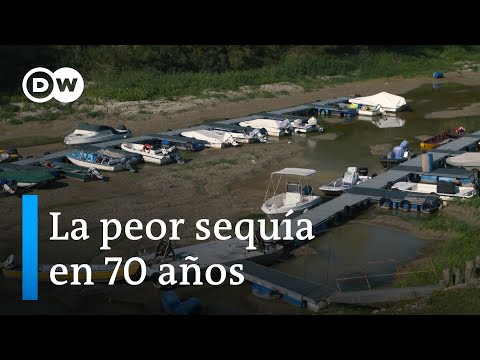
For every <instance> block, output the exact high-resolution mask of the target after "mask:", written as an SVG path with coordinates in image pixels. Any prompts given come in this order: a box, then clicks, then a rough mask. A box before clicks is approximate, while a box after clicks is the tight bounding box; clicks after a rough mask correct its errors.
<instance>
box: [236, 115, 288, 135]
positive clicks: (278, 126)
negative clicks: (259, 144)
mask: <svg viewBox="0 0 480 360" xmlns="http://www.w3.org/2000/svg"><path fill="white" fill-rule="evenodd" d="M239 125H240V126H244V127H247V126H248V127H253V128H255V129H262V128H263V129H265V130H267V133H268V136H277V137H280V136H284V135H285V134H287V133H288V134H289V133H291V132H292V131H293V129H292V124H291V123H290V121H289V120H287V119H285V120H282V121H281V120H274V119H254V120H247V121H242V122H241V123H240V124H239Z"/></svg>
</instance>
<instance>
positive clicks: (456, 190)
mask: <svg viewBox="0 0 480 360" xmlns="http://www.w3.org/2000/svg"><path fill="white" fill-rule="evenodd" d="M440 186H441V185H439V184H436V185H435V184H424V183H413V182H406V181H400V182H397V183H395V184H393V185H392V187H391V189H392V190H394V189H395V190H400V191H408V192H418V193H424V194H432V193H434V194H436V195H438V196H439V197H440V198H441V199H442V200H452V199H455V198H463V199H470V198H473V197H474V196H475V195H477V190H476V189H474V188H472V187H465V186H457V185H455V184H454V183H446V185H442V186H443V187H442V188H440Z"/></svg>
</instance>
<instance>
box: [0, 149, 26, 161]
mask: <svg viewBox="0 0 480 360" xmlns="http://www.w3.org/2000/svg"><path fill="white" fill-rule="evenodd" d="M21 158H22V157H21V156H20V155H19V154H18V150H17V149H5V150H1V149H0V163H7V162H12V161H17V160H20V159H21Z"/></svg>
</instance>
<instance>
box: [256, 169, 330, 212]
mask: <svg viewBox="0 0 480 360" xmlns="http://www.w3.org/2000/svg"><path fill="white" fill-rule="evenodd" d="M315 173H316V171H315V170H311V169H301V168H285V169H283V170H279V171H275V172H273V173H272V174H271V176H270V183H269V185H268V188H267V192H266V193H265V199H264V202H263V205H262V211H263V212H264V213H265V214H267V215H268V216H269V217H272V218H280V217H284V216H285V215H286V214H287V213H288V212H289V211H290V210H292V211H293V212H294V214H296V215H298V214H299V213H302V212H304V211H306V210H308V209H310V208H312V207H314V206H317V205H319V204H320V203H321V202H322V198H321V197H320V196H317V195H314V194H313V191H312V187H311V186H310V185H309V184H308V181H307V178H308V177H309V176H312V175H314V174H315ZM292 180H293V181H292ZM278 189H285V192H282V193H277V190H278ZM270 194H271V197H270V198H268V197H269V196H270ZM267 198H268V199H267Z"/></svg>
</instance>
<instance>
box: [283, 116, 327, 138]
mask: <svg viewBox="0 0 480 360" xmlns="http://www.w3.org/2000/svg"><path fill="white" fill-rule="evenodd" d="M291 125H292V128H293V132H295V133H296V134H304V133H310V132H324V131H325V129H324V128H323V126H320V125H318V120H317V118H316V117H314V116H312V117H311V118H310V119H308V120H307V121H306V122H304V121H303V120H302V119H296V120H294V121H292V122H291Z"/></svg>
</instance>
